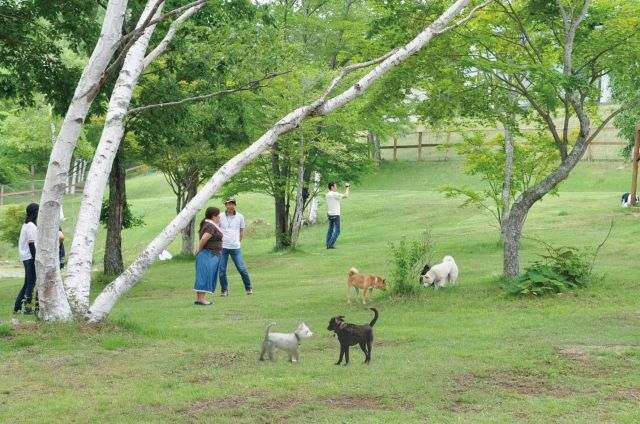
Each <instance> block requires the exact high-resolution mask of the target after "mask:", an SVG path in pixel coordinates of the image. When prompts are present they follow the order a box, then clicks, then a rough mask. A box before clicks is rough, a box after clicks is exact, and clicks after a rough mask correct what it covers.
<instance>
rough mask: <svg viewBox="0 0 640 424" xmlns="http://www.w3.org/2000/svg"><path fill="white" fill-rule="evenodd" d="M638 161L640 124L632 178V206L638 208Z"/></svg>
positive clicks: (634, 149)
mask: <svg viewBox="0 0 640 424" xmlns="http://www.w3.org/2000/svg"><path fill="white" fill-rule="evenodd" d="M638 160H640V124H638V125H636V144H635V145H634V146H633V173H632V177H631V205H632V206H637V204H638V202H637V201H636V199H637V195H638Z"/></svg>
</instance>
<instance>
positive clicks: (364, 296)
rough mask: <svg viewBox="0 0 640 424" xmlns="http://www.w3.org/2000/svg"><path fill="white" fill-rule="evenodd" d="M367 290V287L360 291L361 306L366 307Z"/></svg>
mask: <svg viewBox="0 0 640 424" xmlns="http://www.w3.org/2000/svg"><path fill="white" fill-rule="evenodd" d="M367 290H368V287H366V286H365V288H363V289H362V304H363V305H366V304H367Z"/></svg>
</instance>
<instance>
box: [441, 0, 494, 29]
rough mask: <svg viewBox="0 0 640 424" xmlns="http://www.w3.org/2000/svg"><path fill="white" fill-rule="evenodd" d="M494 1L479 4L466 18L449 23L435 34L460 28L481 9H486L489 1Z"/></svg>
mask: <svg viewBox="0 0 640 424" xmlns="http://www.w3.org/2000/svg"><path fill="white" fill-rule="evenodd" d="M491 2H493V0H487V1H485V2H484V3H482V4H479V5H477V6H476V7H474V8H473V9H471V11H469V14H468V15H467V16H465V17H464V18H462V19H460V20H459V21H458V22H456V23H455V24H453V25H449V26H447V27H444V28H442V29H441V30H439V31H436V32H435V33H434V34H435V35H440V34H444V33H445V32H449V31H451V30H454V29H456V28H458V27H459V26H460V25H462V24H464V23H465V22H467V21H469V20H470V19H471V18H473V15H474V14H475V13H476V12H477V11H479V10H481V9H484V8H485V7H486V6H487V5H488V4H489V3H491Z"/></svg>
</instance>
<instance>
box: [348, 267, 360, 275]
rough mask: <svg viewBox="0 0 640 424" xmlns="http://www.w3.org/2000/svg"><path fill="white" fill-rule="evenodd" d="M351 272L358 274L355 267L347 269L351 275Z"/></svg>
mask: <svg viewBox="0 0 640 424" xmlns="http://www.w3.org/2000/svg"><path fill="white" fill-rule="evenodd" d="M353 274H359V272H358V270H357V269H355V268H351V269H350V270H349V275H353Z"/></svg>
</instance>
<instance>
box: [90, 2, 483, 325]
mask: <svg viewBox="0 0 640 424" xmlns="http://www.w3.org/2000/svg"><path fill="white" fill-rule="evenodd" d="M470 2H471V0H458V1H456V2H455V3H454V4H453V5H452V6H451V7H449V9H447V10H446V11H445V12H444V13H443V14H442V15H441V16H440V17H439V18H438V19H436V20H435V21H434V22H433V23H432V24H431V25H429V26H428V27H427V28H426V29H425V30H424V31H422V32H421V33H420V34H419V35H418V36H417V37H415V38H414V39H413V40H412V41H411V42H409V43H408V44H406V45H405V46H403V47H401V48H399V49H397V50H394V51H392V52H389V53H387V54H386V55H384V56H382V57H380V58H378V59H375V60H372V61H370V62H366V63H362V64H358V65H351V66H349V67H347V68H345V69H343V70H342V72H341V73H340V75H338V76H337V77H336V78H334V80H333V81H332V82H331V83H330V84H329V86H328V88H327V90H325V92H324V93H323V94H322V96H320V98H319V99H318V100H316V101H315V102H313V103H311V104H310V105H306V106H302V107H300V108H298V109H295V110H293V111H292V112H290V113H288V114H287V115H286V116H284V117H283V118H282V119H280V120H279V121H278V122H277V123H276V124H275V125H274V126H273V127H271V128H270V129H269V130H268V131H267V132H266V133H265V134H263V135H262V136H261V137H260V138H259V139H258V140H256V141H255V142H254V143H253V144H252V145H251V146H249V147H248V148H246V149H245V150H244V151H242V152H241V153H239V154H237V155H236V156H234V157H233V158H231V159H230V160H229V161H227V162H226V163H225V164H224V165H223V166H222V167H221V168H220V169H219V170H218V171H217V172H216V173H214V174H213V176H212V177H211V179H210V180H209V181H208V182H207V184H205V186H204V187H203V188H202V190H201V191H200V192H199V193H198V194H197V195H196V196H195V197H194V198H193V200H192V201H191V202H189V204H188V205H187V206H186V207H185V208H184V209H183V210H182V211H181V212H180V213H179V214H178V215H177V216H176V217H175V218H174V219H173V220H172V221H171V222H170V223H169V225H167V227H165V229H164V230H162V232H161V233H160V234H159V235H158V236H156V238H155V239H154V240H153V241H152V242H151V243H150V244H149V245H148V246H147V248H146V249H145V250H144V251H143V252H142V254H141V255H140V256H139V257H138V258H137V259H136V260H135V261H134V262H133V263H132V264H131V265H130V266H129V268H127V270H126V271H125V272H124V273H123V274H122V275H120V276H119V277H118V278H117V279H116V280H114V281H113V282H111V283H110V284H109V285H108V286H107V287H105V289H104V290H103V291H102V293H100V294H99V295H98V297H97V298H96V299H95V301H94V302H93V304H92V305H91V308H90V309H89V312H88V314H87V318H88V319H89V321H91V322H98V321H101V320H103V319H105V318H106V317H107V315H108V314H109V312H110V311H111V309H112V308H113V306H114V305H115V303H116V302H117V301H118V299H120V297H122V296H123V295H124V294H125V293H126V292H127V291H128V290H129V289H131V287H133V286H134V285H135V284H136V283H137V282H138V281H139V280H140V278H141V277H142V275H143V274H144V273H145V272H146V271H147V269H148V268H149V266H151V264H152V263H153V261H155V260H156V259H157V257H158V255H159V254H160V252H162V250H163V249H164V248H166V247H167V246H168V245H169V244H170V243H171V242H172V241H173V240H174V239H175V238H176V236H177V235H178V233H179V232H180V230H181V229H182V228H184V226H185V225H186V224H187V223H188V222H189V221H190V220H192V219H193V218H194V217H195V216H196V214H197V213H198V212H199V211H200V210H201V209H202V208H203V207H204V205H205V204H206V202H207V201H208V200H209V199H210V198H211V197H212V196H213V195H214V194H215V193H216V192H217V191H218V190H219V189H220V187H221V186H222V185H223V184H224V183H226V182H227V181H228V180H229V179H230V178H231V177H233V176H234V175H236V174H237V173H238V172H240V171H241V170H242V169H243V168H244V167H245V166H246V165H247V164H248V163H250V162H251V161H253V160H254V159H255V158H256V157H258V156H259V155H260V154H261V153H262V152H264V151H266V150H267V149H269V148H270V147H271V146H273V144H274V143H275V142H276V141H277V140H278V138H280V137H281V136H282V135H283V134H286V133H287V132H289V131H291V130H293V129H295V128H297V127H298V126H299V125H300V124H301V123H302V121H304V120H305V119H307V118H309V117H312V116H319V115H326V114H328V113H331V112H332V111H334V110H336V109H338V108H339V107H341V106H343V105H344V104H346V103H348V102H350V101H351V100H353V99H355V98H357V97H359V96H360V95H362V94H363V93H364V92H365V91H366V90H367V89H368V88H369V87H370V86H371V85H372V84H373V83H374V82H375V81H377V80H378V79H380V78H381V77H382V76H383V75H384V74H386V73H387V72H388V71H389V70H391V69H393V68H394V67H396V66H397V65H399V64H400V63H402V62H403V61H405V60H406V59H407V58H408V57H410V56H411V55H413V54H415V53H416V52H418V51H419V50H420V49H421V48H422V47H423V46H424V45H425V44H427V43H428V42H429V41H430V40H431V39H432V38H433V37H435V36H436V35H438V34H441V33H443V32H445V31H447V30H448V29H450V28H453V27H455V26H456V25H458V24H460V22H462V21H466V20H468V19H470V18H471V16H472V14H473V12H475V10H477V9H478V8H479V7H481V6H479V7H477V8H474V9H473V10H471V11H470V13H469V15H468V16H467V17H466V18H465V19H463V20H462V21H460V22H458V24H454V25H452V26H451V27H449V28H446V25H447V24H448V23H449V22H450V21H451V20H452V19H453V18H454V17H455V16H457V15H458V14H459V13H460V12H461V11H462V10H463V9H464V8H465V7H466V6H467V5H468V4H469V3H470ZM376 64H377V66H375V68H374V69H373V70H371V71H370V72H368V73H366V74H365V75H364V76H363V77H362V78H360V80H358V82H356V83H355V84H353V85H352V86H351V87H350V88H348V89H347V90H345V91H344V92H342V93H341V94H339V95H337V96H335V97H333V98H331V99H329V100H327V97H328V96H329V94H330V93H331V91H333V90H334V89H335V88H336V86H337V85H338V83H339V82H340V81H341V80H342V79H343V78H344V76H345V75H347V74H348V73H350V72H353V71H355V70H358V69H362V68H364V67H365V66H373V65H376Z"/></svg>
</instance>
